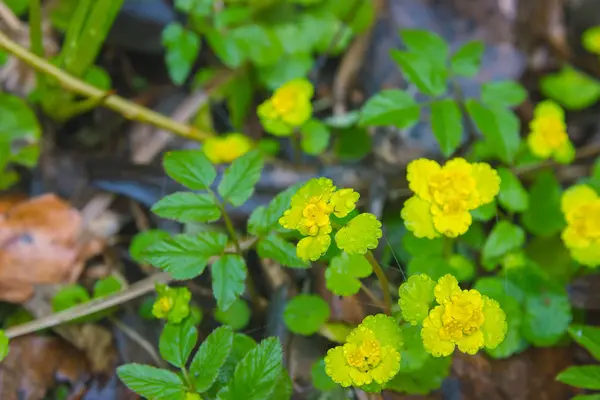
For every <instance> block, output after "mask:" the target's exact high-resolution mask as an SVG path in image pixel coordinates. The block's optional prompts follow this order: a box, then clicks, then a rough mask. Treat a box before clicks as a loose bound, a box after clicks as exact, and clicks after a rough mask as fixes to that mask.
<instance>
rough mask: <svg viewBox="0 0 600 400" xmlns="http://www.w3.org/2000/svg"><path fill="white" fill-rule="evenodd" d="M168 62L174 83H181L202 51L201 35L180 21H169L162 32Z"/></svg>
mask: <svg viewBox="0 0 600 400" xmlns="http://www.w3.org/2000/svg"><path fill="white" fill-rule="evenodd" d="M162 43H163V45H164V46H165V49H166V63H167V69H168V71H169V75H170V76H171V79H172V80H173V82H174V83H176V84H178V85H181V84H182V83H183V82H185V80H186V78H187V77H188V75H189V74H190V71H191V70H192V65H193V64H194V61H195V60H196V58H197V57H198V53H199V51H200V37H199V36H198V35H197V34H196V33H195V32H193V31H190V30H187V29H185V28H184V27H183V26H182V25H181V24H180V23H178V22H171V23H169V24H168V25H167V26H166V27H165V29H164V30H163V32H162Z"/></svg>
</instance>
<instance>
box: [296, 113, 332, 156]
mask: <svg viewBox="0 0 600 400" xmlns="http://www.w3.org/2000/svg"><path fill="white" fill-rule="evenodd" d="M300 133H301V134H302V138H301V141H300V145H301V146H302V151H304V152H305V153H306V154H313V155H316V154H321V153H322V152H324V151H325V150H326V149H327V146H328V145H329V139H330V137H331V133H330V132H329V128H328V127H327V125H325V124H324V123H322V122H321V121H318V120H316V119H311V120H309V121H308V122H306V123H305V124H304V125H302V127H301V128H300Z"/></svg>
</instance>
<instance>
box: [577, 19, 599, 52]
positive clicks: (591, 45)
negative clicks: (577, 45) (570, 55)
mask: <svg viewBox="0 0 600 400" xmlns="http://www.w3.org/2000/svg"><path fill="white" fill-rule="evenodd" d="M581 43H582V44H583V47H584V48H585V49H586V50H587V51H589V52H590V53H595V54H600V26H593V27H591V28H589V29H587V30H586V31H585V32H583V35H582V37H581Z"/></svg>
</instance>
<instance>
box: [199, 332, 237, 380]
mask: <svg viewBox="0 0 600 400" xmlns="http://www.w3.org/2000/svg"><path fill="white" fill-rule="evenodd" d="M232 346H233V331H232V330H231V328H229V327H228V326H222V327H219V328H217V329H215V330H214V331H212V333H211V334H210V335H208V337H207V338H206V340H205V341H204V342H202V345H200V348H199V349H198V351H197V352H196V355H194V358H193V359H192V362H191V363H190V375H191V378H192V380H193V382H194V386H195V388H196V390H198V391H199V392H205V391H207V390H208V389H209V388H210V387H211V386H212V384H213V383H214V382H215V380H216V379H217V376H218V374H219V370H220V369H221V367H222V366H223V364H225V361H226V360H227V358H228V357H229V354H230V352H231V348H232Z"/></svg>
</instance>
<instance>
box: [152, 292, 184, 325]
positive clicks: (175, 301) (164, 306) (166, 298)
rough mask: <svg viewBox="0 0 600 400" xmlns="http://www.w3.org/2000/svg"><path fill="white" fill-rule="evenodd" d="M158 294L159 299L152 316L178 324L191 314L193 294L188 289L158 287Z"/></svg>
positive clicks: (153, 307) (153, 306)
mask: <svg viewBox="0 0 600 400" xmlns="http://www.w3.org/2000/svg"><path fill="white" fill-rule="evenodd" d="M156 293H157V294H158V298H157V299H156V301H155V302H154V304H153V305H152V315H154V316H155V317H156V318H158V319H166V320H167V321H169V322H171V323H173V324H178V323H180V322H181V321H183V320H184V319H185V318H187V316H188V315H189V314H190V300H191V299H192V294H191V293H190V290H189V289H188V288H186V287H179V288H172V287H169V286H167V285H156Z"/></svg>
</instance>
